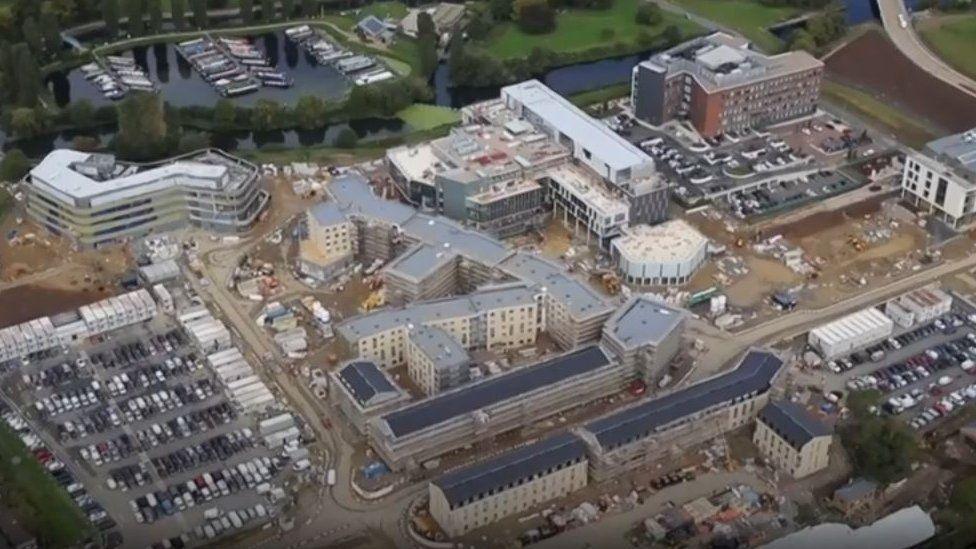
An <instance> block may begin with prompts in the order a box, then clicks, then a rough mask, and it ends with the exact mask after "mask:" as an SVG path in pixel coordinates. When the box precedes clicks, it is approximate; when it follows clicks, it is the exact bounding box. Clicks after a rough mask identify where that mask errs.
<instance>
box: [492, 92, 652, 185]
mask: <svg viewBox="0 0 976 549" xmlns="http://www.w3.org/2000/svg"><path fill="white" fill-rule="evenodd" d="M501 94H502V97H504V98H511V99H513V100H515V101H517V102H519V103H521V104H522V105H523V106H524V107H527V108H528V109H529V110H531V111H532V112H533V113H535V114H536V115H538V116H539V117H541V118H542V119H543V120H545V121H546V123H547V124H549V125H551V126H553V127H555V128H556V129H557V130H559V132H560V133H562V134H565V135H566V136H568V137H569V138H570V139H572V140H573V141H574V142H576V143H578V144H579V145H580V146H582V147H584V148H585V149H587V150H588V151H590V152H591V153H592V154H594V155H596V156H598V157H599V158H600V159H601V160H603V161H604V162H605V163H606V164H607V165H608V166H610V167H611V168H612V169H614V170H622V169H626V168H633V167H635V166H641V165H646V164H653V161H652V160H651V158H650V157H649V156H647V155H646V154H644V152H643V151H641V150H640V149H638V148H637V147H635V146H634V145H633V144H631V143H630V142H629V141H627V140H626V139H624V138H623V137H621V136H620V135H618V134H617V132H615V131H613V130H611V129H610V128H609V127H608V126H607V125H606V124H604V123H602V122H600V121H599V120H596V119H594V118H593V117H591V116H590V115H588V114H586V113H584V112H583V111H582V110H580V109H579V108H578V107H577V106H576V105H573V104H572V103H570V102H569V101H567V100H566V99H565V98H564V97H563V96H561V95H559V94H558V93H556V92H554V91H553V90H551V89H550V88H548V87H547V86H546V85H545V84H543V83H542V82H539V81H538V80H526V81H525V82H520V83H518V84H513V85H511V86H505V87H504V88H502V90H501ZM507 102H508V99H506V103H507Z"/></svg>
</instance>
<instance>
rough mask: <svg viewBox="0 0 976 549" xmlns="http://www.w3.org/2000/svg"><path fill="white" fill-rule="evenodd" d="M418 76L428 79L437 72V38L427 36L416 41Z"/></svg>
mask: <svg viewBox="0 0 976 549" xmlns="http://www.w3.org/2000/svg"><path fill="white" fill-rule="evenodd" d="M417 54H418V60H419V62H420V74H422V75H423V76H425V77H428V78H429V77H430V75H432V74H434V71H435V70H437V38H435V37H433V36H430V35H427V36H423V37H421V38H420V39H419V40H418V41H417Z"/></svg>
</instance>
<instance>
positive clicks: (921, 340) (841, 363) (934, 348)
mask: <svg viewBox="0 0 976 549" xmlns="http://www.w3.org/2000/svg"><path fill="white" fill-rule="evenodd" d="M974 312H976V311H974V310H972V309H971V308H970V307H968V306H967V305H965V304H961V303H958V300H957V303H956V304H954V305H953V310H952V312H951V313H949V314H947V315H944V316H943V317H941V318H938V319H936V320H934V321H932V322H928V323H925V324H923V325H921V326H915V327H912V328H911V329H909V330H907V331H902V332H899V333H896V334H895V335H894V336H893V337H891V338H889V339H888V340H886V341H884V342H882V343H879V344H877V345H873V346H871V347H869V348H867V349H865V350H863V351H859V352H857V353H854V354H853V355H851V356H849V357H845V358H842V359H840V360H836V361H831V362H829V363H827V365H826V368H827V369H828V370H831V371H833V372H834V373H835V374H841V375H843V377H844V379H846V387H847V389H848V390H851V391H859V390H868V389H877V390H879V391H881V393H882V394H883V395H884V400H883V403H882V404H881V406H880V408H879V410H878V413H883V414H888V415H891V416H895V417H898V418H900V419H903V420H904V421H906V422H907V423H908V424H909V425H910V426H911V427H912V428H913V429H915V430H918V431H923V432H924V431H927V430H929V429H932V428H933V427H935V425H936V424H938V423H939V421H940V420H941V419H942V418H946V417H948V416H950V415H952V414H955V413H958V411H959V410H960V408H961V407H963V406H965V405H967V404H969V403H971V402H972V401H973V400H976V315H974ZM873 359H877V360H873Z"/></svg>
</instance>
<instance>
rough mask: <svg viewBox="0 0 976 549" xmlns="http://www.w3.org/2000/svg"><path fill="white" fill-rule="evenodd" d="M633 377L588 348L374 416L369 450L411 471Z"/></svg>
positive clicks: (605, 391) (591, 397) (611, 390)
mask: <svg viewBox="0 0 976 549" xmlns="http://www.w3.org/2000/svg"><path fill="white" fill-rule="evenodd" d="M629 377H630V374H629V372H628V370H627V369H626V368H624V367H623V366H621V365H620V364H619V363H617V362H616V361H614V360H612V359H610V357H608V356H607V355H606V353H604V351H603V350H602V349H600V347H598V346H590V347H584V348H582V349H578V350H576V351H572V352H570V353H566V354H563V355H559V356H556V357H554V358H550V359H547V360H544V361H542V362H539V363H536V364H533V365H530V366H525V367H520V368H516V369H513V370H511V371H508V372H505V373H502V374H499V375H494V376H491V377H488V378H485V379H483V380H481V381H477V382H473V383H469V384H466V385H463V386H461V387H458V388H456V389H453V390H450V391H446V392H443V393H440V394H438V395H436V396H434V397H431V398H428V399H425V400H422V401H420V402H416V403H414V404H411V405H409V406H407V407H405V408H401V409H399V410H397V411H394V412H391V413H388V414H386V415H383V416H381V417H378V418H375V419H373V420H372V421H371V422H370V426H369V437H370V445H371V447H372V448H373V450H375V451H376V453H377V454H378V455H379V456H380V457H381V458H382V459H383V461H384V462H385V463H386V464H387V465H388V466H389V467H390V468H391V469H394V470H402V469H408V470H410V469H414V468H416V467H418V466H419V465H421V464H422V463H423V462H424V461H426V460H430V459H433V458H436V457H438V456H441V455H444V454H446V453H448V452H451V451H453V450H456V449H458V448H461V447H464V446H468V445H472V444H477V443H479V442H481V441H484V440H488V439H490V438H493V437H495V436H497V435H500V434H503V433H506V432H508V431H511V430H513V429H519V428H521V427H524V426H526V425H528V424H530V423H535V422H537V421H540V420H542V419H544V418H547V417H550V416H552V415H555V414H558V413H560V412H562V411H563V410H567V409H569V408H573V407H576V406H581V405H583V404H586V403H588V402H591V401H593V400H596V399H599V398H602V397H604V396H606V395H608V394H611V393H614V392H616V391H619V390H620V389H621V388H622V387H623V386H624V384H625V383H626V381H627V379H628V378H629Z"/></svg>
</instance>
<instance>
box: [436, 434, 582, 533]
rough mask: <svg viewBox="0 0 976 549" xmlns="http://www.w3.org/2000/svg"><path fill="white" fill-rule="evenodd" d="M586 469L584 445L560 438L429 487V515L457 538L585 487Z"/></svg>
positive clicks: (452, 474)
mask: <svg viewBox="0 0 976 549" xmlns="http://www.w3.org/2000/svg"><path fill="white" fill-rule="evenodd" d="M586 469H587V459H586V445H585V444H583V441H582V440H580V439H579V438H577V437H576V436H573V435H572V434H570V433H562V434H559V435H556V436H552V437H549V438H547V439H544V440H542V441H540V442H536V443H534V444H529V445H527V446H523V447H521V448H517V449H515V450H512V451H510V452H506V453H504V454H502V455H500V456H498V457H494V458H491V459H488V460H486V461H483V462H480V463H477V464H475V465H471V466H467V467H463V468H461V469H459V470H457V471H453V472H450V473H447V474H445V475H444V476H442V477H440V478H438V479H437V480H435V481H433V482H431V483H430V485H429V488H428V493H429V496H430V514H431V516H432V517H434V520H436V521H437V524H438V525H440V527H441V529H442V530H444V532H445V533H446V534H447V535H448V536H450V537H456V536H460V535H463V534H465V533H467V532H469V531H471V530H474V529H476V528H480V527H482V526H486V525H488V524H491V523H493V522H496V521H498V520H501V519H503V518H505V517H507V516H510V515H514V514H516V513H521V512H524V511H527V510H529V509H532V508H534V507H537V506H539V505H541V504H543V503H545V502H547V501H549V500H552V499H556V498H560V497H564V496H567V495H569V494H570V493H572V492H575V491H576V490H579V489H581V488H583V487H585V486H586V481H587V478H586Z"/></svg>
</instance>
